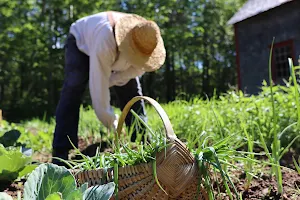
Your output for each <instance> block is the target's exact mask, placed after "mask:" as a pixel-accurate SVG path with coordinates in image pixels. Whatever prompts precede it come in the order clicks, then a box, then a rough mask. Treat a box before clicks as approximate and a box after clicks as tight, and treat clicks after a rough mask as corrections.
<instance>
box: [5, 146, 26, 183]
mask: <svg viewBox="0 0 300 200" xmlns="http://www.w3.org/2000/svg"><path fill="white" fill-rule="evenodd" d="M30 161H31V157H28V156H25V155H23V154H22V152H20V150H19V149H16V148H8V149H6V148H5V147H4V146H3V145H1V144H0V163H1V165H0V181H13V180H15V179H16V178H17V177H18V175H19V172H20V171H22V170H23V169H24V167H25V166H26V165H27V164H28V163H29V162H30Z"/></svg>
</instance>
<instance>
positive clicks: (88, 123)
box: [0, 60, 300, 199]
mask: <svg viewBox="0 0 300 200" xmlns="http://www.w3.org/2000/svg"><path fill="white" fill-rule="evenodd" d="M290 66H291V75H292V77H291V79H289V80H288V81H287V82H286V85H285V86H278V85H273V84H272V82H271V81H270V83H271V84H270V85H268V84H267V83H266V82H263V86H262V91H261V93H259V94H258V95H256V96H254V95H252V96H249V95H247V94H244V93H242V92H235V91H228V92H227V93H225V94H223V95H221V96H220V97H219V98H217V97H213V98H211V99H209V100H203V99H201V98H197V97H196V98H193V99H191V100H190V101H185V100H181V99H177V100H175V101H174V102H170V103H168V104H162V107H163V108H164V110H165V111H166V113H167V115H168V116H169V118H170V121H171V123H172V125H173V129H174V132H175V133H176V135H177V136H178V138H180V139H181V140H182V141H183V142H185V143H186V145H187V147H188V148H189V149H190V151H191V152H192V153H193V155H194V156H195V158H196V159H197V162H198V165H199V168H200V169H202V175H203V177H204V178H205V182H204V185H206V187H207V191H208V194H209V196H210V198H211V199H213V198H215V194H214V193H213V190H214V189H215V188H214V189H213V188H211V181H212V180H211V179H210V176H209V174H208V173H206V172H207V166H208V165H209V166H212V169H213V173H216V174H219V175H220V176H221V179H222V181H223V183H224V186H225V190H226V191H227V195H228V196H229V197H230V198H231V199H233V198H234V196H237V198H240V197H238V196H239V195H240V194H238V193H237V191H235V189H234V187H233V186H232V185H233V184H232V179H233V178H234V177H232V175H231V173H230V171H229V170H228V169H229V168H239V169H241V170H243V171H245V173H246V179H247V183H246V185H245V186H244V187H245V190H247V189H248V188H249V187H250V185H251V181H252V179H253V177H254V174H255V172H254V171H255V166H256V164H257V163H258V161H257V160H256V159H257V158H258V156H262V155H265V156H266V157H267V158H268V160H267V161H263V162H262V163H263V164H264V165H269V166H272V169H273V170H272V171H270V173H274V174H275V175H276V177H277V183H278V189H279V191H280V192H281V193H282V192H283V190H282V187H281V186H282V179H281V171H280V170H281V167H280V159H281V158H282V156H283V155H284V154H285V153H286V152H287V151H288V150H289V149H290V148H293V149H299V148H300V146H299V135H298V134H299V130H300V129H299V120H300V106H299V104H300V103H299V85H298V84H297V80H296V77H297V76H296V72H297V70H298V69H299V67H298V66H296V67H295V66H293V65H292V62H291V60H290ZM271 78H272V77H271ZM270 80H271V79H270ZM295 110H296V112H295ZM116 111H117V112H120V111H119V110H117V109H116ZM147 113H148V120H149V121H148V123H147V124H146V125H147V126H148V130H149V131H148V132H149V133H151V138H152V141H151V143H150V144H147V145H137V146H136V148H135V149H133V148H132V147H133V146H132V144H130V143H128V142H126V141H129V137H130V134H129V135H127V136H126V138H120V151H119V152H116V153H114V154H112V155H109V154H108V153H104V152H100V151H97V154H96V156H95V157H87V156H84V155H82V159H81V160H77V161H71V162H69V163H70V165H71V166H73V167H75V168H77V169H97V168H108V167H116V164H117V166H124V165H133V164H136V163H140V162H155V158H154V155H155V152H157V151H163V150H164V148H165V147H166V145H167V144H166V140H165V138H164V137H163V133H164V128H163V124H162V121H161V119H160V118H159V117H158V116H157V115H156V111H155V110H154V109H153V108H152V107H147ZM54 124H55V123H54V120H52V121H51V123H45V122H44V121H43V120H38V119H34V120H31V121H26V122H23V123H21V124H10V123H7V122H5V121H4V122H3V123H1V126H0V136H1V134H2V133H4V132H5V131H8V130H11V129H17V130H19V131H20V132H21V137H20V142H21V143H23V144H26V145H27V146H28V147H32V148H33V149H34V150H35V151H48V152H50V150H51V142H52V136H53V130H54ZM141 125H145V124H143V123H141ZM150 128H151V129H150ZM106 132H107V130H106V129H105V128H104V127H103V126H102V125H101V123H99V121H98V120H97V118H96V115H95V114H94V111H93V110H92V109H91V108H81V116H80V123H79V135H80V136H81V137H83V138H94V140H98V139H104V140H106V141H113V139H114V135H113V134H106ZM100 133H102V135H101V134H100ZM138 138H139V137H138ZM140 142H142V141H140ZM110 144H111V147H113V148H114V146H113V145H114V143H110ZM257 149H262V150H260V151H261V152H256V151H257ZM77 153H78V154H79V153H80V152H78V151H77ZM260 162H261V161H260ZM299 162H300V161H299V159H298V160H296V158H295V159H294V165H295V168H296V169H297V170H298V171H299ZM237 164H238V165H237Z"/></svg>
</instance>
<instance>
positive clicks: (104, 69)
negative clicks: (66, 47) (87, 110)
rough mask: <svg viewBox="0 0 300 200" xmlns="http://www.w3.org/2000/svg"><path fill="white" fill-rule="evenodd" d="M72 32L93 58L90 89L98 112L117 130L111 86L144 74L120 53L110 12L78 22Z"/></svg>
mask: <svg viewBox="0 0 300 200" xmlns="http://www.w3.org/2000/svg"><path fill="white" fill-rule="evenodd" d="M112 16H113V18H114V20H115V21H117V20H118V19H119V18H121V17H122V16H123V14H121V13H117V12H116V13H115V12H113V13H112ZM70 33H71V34H73V35H74V37H75V38H76V44H77V47H78V49H79V50H80V51H82V52H83V53H85V54H87V55H88V56H89V60H90V72H89V88H90V94H91V99H92V104H93V108H94V110H95V113H96V115H97V117H98V119H99V120H100V121H101V122H102V123H103V124H104V125H105V126H106V127H108V128H116V127H114V124H116V123H114V122H115V120H116V117H115V114H114V111H113V109H112V107H111V105H110V91H109V87H111V86H114V85H117V86H122V85H125V84H126V83H127V82H128V81H129V80H130V79H132V78H134V77H136V76H141V75H142V74H143V73H144V72H143V71H142V70H138V69H136V68H134V67H132V66H131V65H130V64H129V63H128V62H127V61H126V60H125V59H124V57H123V55H122V53H121V54H119V53H118V49H117V44H116V41H115V37H114V33H113V29H112V26H111V24H110V22H109V20H108V16H107V12H101V13H98V14H94V15H90V16H87V17H84V18H81V19H79V20H77V21H76V22H74V23H73V24H72V25H71V28H70Z"/></svg>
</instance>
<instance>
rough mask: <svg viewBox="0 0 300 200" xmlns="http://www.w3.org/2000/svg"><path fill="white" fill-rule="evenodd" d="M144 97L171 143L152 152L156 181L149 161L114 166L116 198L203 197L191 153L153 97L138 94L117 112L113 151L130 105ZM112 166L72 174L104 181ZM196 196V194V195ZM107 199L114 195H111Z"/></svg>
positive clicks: (95, 182) (89, 180) (201, 199)
mask: <svg viewBox="0 0 300 200" xmlns="http://www.w3.org/2000/svg"><path fill="white" fill-rule="evenodd" d="M139 100H146V101H148V102H149V103H150V104H151V105H152V106H154V108H155V109H156V111H157V112H158V114H159V115H160V117H161V119H162V121H163V123H164V126H165V130H166V137H167V139H168V141H169V143H170V144H171V145H170V146H168V148H167V150H166V151H162V152H159V153H157V154H156V170H157V177H158V180H159V183H160V185H161V186H162V187H163V188H164V190H165V191H163V190H162V189H161V188H160V187H159V186H158V185H157V183H156V181H155V179H154V177H153V167H152V165H153V164H152V163H143V164H138V165H134V166H125V167H119V168H118V199H157V200H161V199H185V200H188V199H193V200H194V199H199V200H207V199H208V196H207V193H206V191H205V190H204V188H203V187H202V186H200V189H199V188H198V187H199V176H200V174H199V170H198V166H197V164H196V162H195V159H194V157H193V155H192V154H191V153H190V152H189V150H188V149H187V147H186V145H185V144H184V143H182V142H181V141H180V140H179V139H178V138H177V137H176V135H175V134H174V131H173V128H172V125H171V122H170V120H169V118H168V116H167V114H166V113H165V111H164V110H163V109H162V107H161V106H160V105H159V103H157V102H156V101H155V100H153V99H151V98H149V97H145V96H138V97H134V98H133V99H132V100H131V101H129V102H128V103H127V105H126V106H125V108H124V109H123V112H122V114H121V116H120V120H119V123H118V128H117V133H116V140H115V143H116V146H117V151H118V148H119V142H118V138H119V136H120V133H121V130H122V126H123V123H124V120H125V118H126V116H127V114H128V112H129V110H130V108H131V106H132V105H133V104H134V103H135V102H137V101H139ZM113 174H114V170H113V168H109V169H98V170H89V171H81V172H79V173H76V174H75V178H76V179H77V181H78V183H79V184H83V183H86V182H87V183H88V184H89V186H93V185H98V184H105V183H107V182H111V181H113V179H114V178H113ZM196 197H197V198H196ZM111 199H115V197H112V198H111Z"/></svg>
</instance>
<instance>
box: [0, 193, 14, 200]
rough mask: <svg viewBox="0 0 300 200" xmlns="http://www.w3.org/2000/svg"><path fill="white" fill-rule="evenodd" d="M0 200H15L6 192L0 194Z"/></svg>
mask: <svg viewBox="0 0 300 200" xmlns="http://www.w3.org/2000/svg"><path fill="white" fill-rule="evenodd" d="M0 200H13V198H12V197H11V196H10V195H8V194H6V193H5V192H0Z"/></svg>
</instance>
